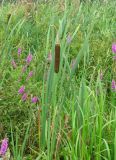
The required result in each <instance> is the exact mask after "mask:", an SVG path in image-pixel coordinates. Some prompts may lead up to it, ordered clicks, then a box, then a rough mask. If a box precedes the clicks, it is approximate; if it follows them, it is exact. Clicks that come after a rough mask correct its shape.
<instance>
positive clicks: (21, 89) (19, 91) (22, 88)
mask: <svg viewBox="0 0 116 160" xmlns="http://www.w3.org/2000/svg"><path fill="white" fill-rule="evenodd" d="M24 91H25V86H21V87H20V89H19V90H18V93H19V94H23V93H24Z"/></svg>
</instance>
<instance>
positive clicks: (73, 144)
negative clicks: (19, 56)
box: [0, 0, 116, 160]
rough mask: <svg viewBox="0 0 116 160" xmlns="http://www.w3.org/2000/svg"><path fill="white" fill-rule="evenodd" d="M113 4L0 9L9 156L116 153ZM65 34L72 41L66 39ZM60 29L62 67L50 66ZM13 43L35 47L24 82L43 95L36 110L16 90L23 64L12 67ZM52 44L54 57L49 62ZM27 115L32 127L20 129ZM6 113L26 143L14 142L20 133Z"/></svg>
mask: <svg viewBox="0 0 116 160" xmlns="http://www.w3.org/2000/svg"><path fill="white" fill-rule="evenodd" d="M114 6H115V1H113V0H111V1H109V2H108V4H105V2H100V1H97V0H96V1H94V2H93V3H91V2H87V3H81V4H80V5H79V6H77V7H76V1H74V3H69V1H68V0H65V1H63V2H62V3H60V1H58V2H53V1H51V2H49V3H40V4H38V3H32V4H31V7H29V6H28V7H27V5H24V6H23V5H21V4H20V3H19V4H17V7H16V6H15V5H12V7H11V4H5V5H3V6H2V7H1V8H0V13H1V16H0V22H1V23H0V28H1V31H0V35H1V40H0V48H1V49H0V57H1V63H0V75H1V80H0V96H1V98H0V109H1V111H0V114H1V115H0V121H1V125H2V126H3V127H4V128H5V130H4V131H2V132H1V133H2V134H1V136H0V137H2V136H3V134H5V133H7V134H8V137H9V142H10V146H11V150H12V152H13V157H14V159H23V158H24V149H25V154H26V152H27V154H30V155H31V156H33V159H36V160H39V159H45V160H52V159H59V160H60V159H71V160H92V159H95V160H100V159H104V160H113V159H116V101H115V96H116V94H115V93H113V92H112V91H111V89H110V83H111V80H112V75H114V77H115V73H113V71H112V70H111V65H112V59H111V54H112V53H111V49H110V48H111V44H112V39H113V38H115V27H114V26H115V22H114V21H115V19H116V16H115V15H116V14H115V12H116V11H115V7H114ZM28 10H29V11H28ZM28 12H29V13H28ZM8 13H11V16H10V19H9V20H8V19H7V14H8ZM69 34H70V35H71V43H68V42H67V37H68V35H69ZM57 36H58V37H59V42H60V50H61V52H60V69H59V72H58V73H55V72H54V63H55V62H54V56H55V54H54V52H55V44H56V41H57ZM18 47H21V48H23V57H25V55H26V54H27V53H28V51H32V52H33V56H34V61H33V63H32V68H33V69H34V70H35V73H36V74H35V76H34V77H33V79H32V80H30V82H29V85H28V88H31V89H32V90H33V91H34V92H35V93H37V94H38V96H39V97H40V104H39V109H38V106H35V107H34V106H33V105H31V103H30V102H27V103H23V102H21V101H20V99H19V97H18V96H17V90H18V86H19V84H18V86H17V83H19V82H18V81H17V77H18V75H19V74H20V69H19V70H17V71H15V70H13V69H12V66H11V64H10V61H11V59H12V58H13V57H16V52H17V48H18ZM50 50H51V53H52V61H51V63H50V64H48V63H47V62H46V59H47V56H48V53H49V52H50ZM72 59H75V64H74V66H73V67H71V60H72ZM100 70H102V71H103V73H104V75H103V79H102V80H101V79H100ZM46 74H47V79H46V76H45V75H46ZM30 116H31V119H32V121H33V127H32V126H30V128H31V129H30V130H31V131H30V132H29V127H27V132H26V134H25V132H24V131H25V128H23V127H24V126H25V124H26V123H27V121H29V119H30ZM9 119H11V120H12V122H13V123H14V124H13V126H12V128H15V127H14V126H17V127H19V129H20V131H21V134H22V135H23V134H25V139H24V143H23V144H20V143H19V144H18V142H20V140H18V139H21V141H22V139H23V138H22V136H21V138H20V137H19V136H18V135H17V132H16V134H14V133H13V131H14V129H13V130H12V131H10V127H9V122H8V120H9ZM10 132H11V134H10ZM13 135H16V136H15V137H16V139H14V136H13ZM26 141H27V142H28V144H29V146H28V149H29V151H28V149H27V148H25V147H27V146H26V145H25V144H26ZM30 142H32V143H30ZM20 145H21V148H22V149H20ZM17 157H18V158H17ZM28 158H29V157H28V155H27V159H28ZM30 159H32V157H31V158H30Z"/></svg>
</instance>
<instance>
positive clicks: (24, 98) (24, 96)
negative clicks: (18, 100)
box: [22, 93, 28, 101]
mask: <svg viewBox="0 0 116 160" xmlns="http://www.w3.org/2000/svg"><path fill="white" fill-rule="evenodd" d="M27 97H28V95H27V93H24V94H23V96H22V101H26V100H27Z"/></svg>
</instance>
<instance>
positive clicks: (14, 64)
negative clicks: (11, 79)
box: [11, 60, 17, 69]
mask: <svg viewBox="0 0 116 160" xmlns="http://www.w3.org/2000/svg"><path fill="white" fill-rule="evenodd" d="M11 64H12V66H13V68H14V69H16V68H17V65H16V62H15V61H14V60H12V62H11Z"/></svg>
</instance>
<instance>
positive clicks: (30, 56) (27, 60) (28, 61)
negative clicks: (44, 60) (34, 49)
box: [26, 53, 33, 63]
mask: <svg viewBox="0 0 116 160" xmlns="http://www.w3.org/2000/svg"><path fill="white" fill-rule="evenodd" d="M32 58H33V56H32V54H31V53H29V55H28V56H27V59H26V62H27V63H30V62H31V61H32Z"/></svg>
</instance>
